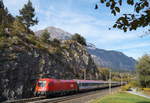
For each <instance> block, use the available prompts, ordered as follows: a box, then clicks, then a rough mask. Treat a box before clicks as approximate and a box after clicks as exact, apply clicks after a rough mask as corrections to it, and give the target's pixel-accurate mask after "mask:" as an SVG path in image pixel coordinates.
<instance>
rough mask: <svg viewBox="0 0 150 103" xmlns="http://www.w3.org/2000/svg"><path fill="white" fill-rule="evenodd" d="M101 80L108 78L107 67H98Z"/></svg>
mask: <svg viewBox="0 0 150 103" xmlns="http://www.w3.org/2000/svg"><path fill="white" fill-rule="evenodd" d="M98 70H99V75H100V79H101V80H106V81H107V80H109V70H110V69H109V68H98Z"/></svg>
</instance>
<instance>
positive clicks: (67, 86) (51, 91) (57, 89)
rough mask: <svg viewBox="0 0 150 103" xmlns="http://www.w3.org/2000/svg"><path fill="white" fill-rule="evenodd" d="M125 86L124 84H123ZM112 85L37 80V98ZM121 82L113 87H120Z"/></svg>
mask: <svg viewBox="0 0 150 103" xmlns="http://www.w3.org/2000/svg"><path fill="white" fill-rule="evenodd" d="M123 84H124V83H123ZM109 85H110V83H109V82H108V81H102V80H78V79H73V80H61V79H54V78H41V79H38V80H37V83H36V87H35V96H41V95H43V96H51V95H57V94H60V95H64V94H69V93H77V92H83V91H89V90H95V89H100V88H108V87H109ZM120 85H121V83H120V82H111V86H112V87H116V86H120Z"/></svg>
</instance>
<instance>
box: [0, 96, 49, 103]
mask: <svg viewBox="0 0 150 103" xmlns="http://www.w3.org/2000/svg"><path fill="white" fill-rule="evenodd" d="M45 98H46V97H45V96H40V97H33V98H26V99H19V100H9V101H5V102H2V103H28V102H30V101H37V100H42V99H45Z"/></svg>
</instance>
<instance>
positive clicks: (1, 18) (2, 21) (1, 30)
mask: <svg viewBox="0 0 150 103" xmlns="http://www.w3.org/2000/svg"><path fill="white" fill-rule="evenodd" d="M13 20H14V18H13V16H12V15H11V14H10V13H9V12H8V10H7V8H6V7H5V6H4V4H3V0H0V36H5V34H6V28H7V29H8V28H10V25H11V23H12V22H13Z"/></svg>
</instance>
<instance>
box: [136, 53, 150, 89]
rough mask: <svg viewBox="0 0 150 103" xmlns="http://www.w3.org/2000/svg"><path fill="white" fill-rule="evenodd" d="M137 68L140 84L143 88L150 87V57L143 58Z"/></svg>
mask: <svg viewBox="0 0 150 103" xmlns="http://www.w3.org/2000/svg"><path fill="white" fill-rule="evenodd" d="M136 68H137V75H138V81H139V84H140V85H141V86H142V87H150V55H144V56H142V57H141V58H140V59H139V61H138V63H137V65H136Z"/></svg>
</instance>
